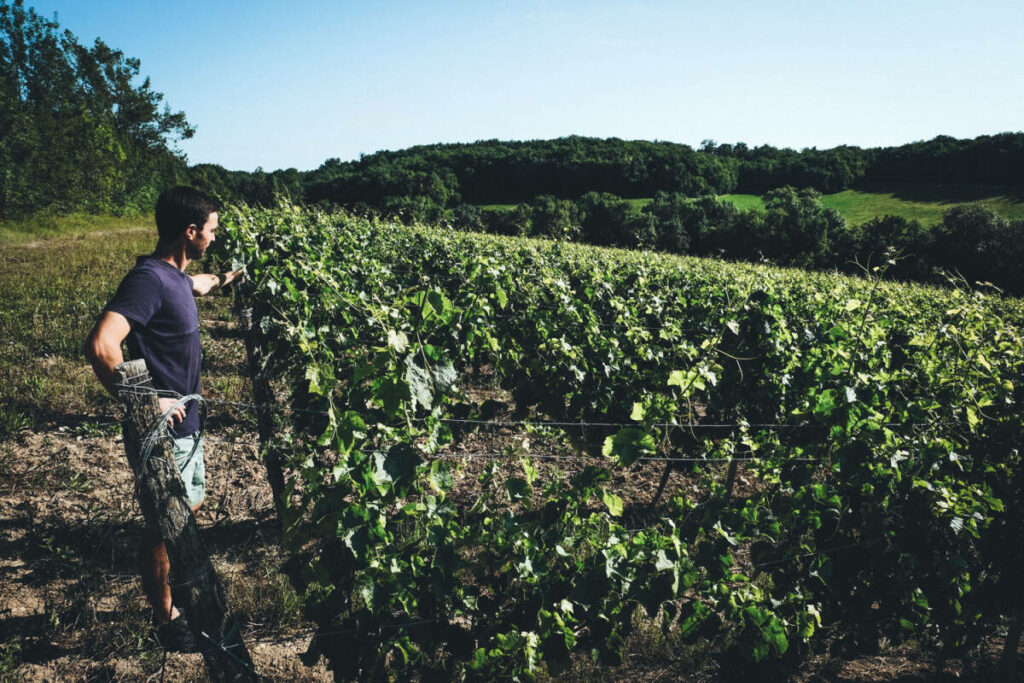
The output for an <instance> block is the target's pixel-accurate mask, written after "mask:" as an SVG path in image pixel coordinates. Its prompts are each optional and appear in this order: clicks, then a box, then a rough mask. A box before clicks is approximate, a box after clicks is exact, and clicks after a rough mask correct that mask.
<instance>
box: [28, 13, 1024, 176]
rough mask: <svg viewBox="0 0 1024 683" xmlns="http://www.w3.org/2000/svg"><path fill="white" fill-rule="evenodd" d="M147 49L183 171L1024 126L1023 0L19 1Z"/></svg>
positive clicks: (82, 29)
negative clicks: (523, 148) (422, 152)
mask: <svg viewBox="0 0 1024 683" xmlns="http://www.w3.org/2000/svg"><path fill="white" fill-rule="evenodd" d="M26 5H29V6H32V7H34V8H35V9H36V10H37V11H38V12H39V13H40V14H42V15H44V16H47V17H52V16H53V14H54V13H55V12H56V13H57V15H58V17H57V18H58V20H59V22H60V23H61V25H62V26H63V27H64V28H67V29H70V30H71V31H72V32H73V33H74V34H75V35H76V36H78V39H79V41H80V42H82V43H86V44H91V43H92V41H93V40H94V39H95V38H97V37H99V38H102V39H103V40H104V41H105V42H106V43H107V44H109V45H111V46H112V47H115V48H118V49H121V50H123V51H124V52H125V54H126V55H128V56H131V57H137V58H139V59H140V60H141V61H142V73H143V74H144V75H148V76H150V77H151V79H152V84H153V87H154V89H155V90H157V91H159V92H162V93H164V95H165V97H166V102H167V103H168V104H169V105H170V106H171V108H172V109H174V110H179V109H182V110H184V111H185V112H186V114H187V116H188V119H189V121H190V122H191V123H192V124H193V125H195V126H196V128H197V133H196V136H195V137H194V138H193V139H191V140H187V141H185V142H183V143H182V144H181V148H182V150H183V151H185V152H186V153H187V155H188V158H189V161H190V162H192V163H200V162H213V163H218V164H221V165H223V166H225V167H227V168H230V169H243V170H252V169H254V168H256V167H257V166H261V167H263V168H264V169H265V170H272V169H275V168H287V167H296V168H299V169H301V170H307V169H312V168H316V167H317V166H319V165H320V164H321V163H322V162H323V161H324V160H325V159H327V158H329V157H338V158H341V159H343V160H348V159H353V158H358V156H359V155H360V154H364V153H366V154H369V153H372V152H375V151H378V150H381V149H401V148H404V147H408V146H411V145H416V144H430V143H436V142H472V141H474V140H482V139H491V138H498V139H516V140H524V139H542V138H554V137H560V136H564V135H571V134H578V135H588V136H597V137H619V138H624V139H647V140H653V139H658V140H670V141H673V142H683V143H687V144H690V145H694V146H697V145H699V144H700V142H701V141H702V140H704V139H707V138H711V139H714V140H717V141H718V142H746V143H748V144H750V145H758V144H765V143H767V144H771V145H775V146H780V147H793V148H797V149H800V148H803V147H819V148H824V147H832V146H835V145H839V144H854V145H860V146H880V145H897V144H902V143H906V142H911V141H914V140H923V139H929V138H932V137H934V136H936V135H940V134H944V135H952V136H955V137H960V138H964V137H974V136H977V135H981V134H989V133H997V132H1002V131H1020V130H1024V39H1022V36H1024V1H1022V0H973V1H972V2H961V1H951V0H885V1H877V0H859V1H857V2H849V1H846V0H773V1H770V2H769V1H764V2H754V1H744V0H731V1H729V2H725V1H722V0H720V1H718V2H715V1H713V0H706V1H699V2H698V1H686V0H676V1H665V2H640V1H636V2H625V1H623V2H601V1H598V0H592V1H590V2H574V1H573V2H569V1H566V2H555V1H553V0H552V1H548V2H545V1H544V0H518V1H505V0H478V1H476V2H446V1H444V0H433V1H431V2H426V1H423V0H420V1H418V2H387V1H384V0H382V1H379V2H374V1H372V0H364V1H362V2H342V1H340V0H336V1H330V0H287V1H285V0H245V1H243V0H203V1H200V0H178V1H177V2H156V1H155V0H26Z"/></svg>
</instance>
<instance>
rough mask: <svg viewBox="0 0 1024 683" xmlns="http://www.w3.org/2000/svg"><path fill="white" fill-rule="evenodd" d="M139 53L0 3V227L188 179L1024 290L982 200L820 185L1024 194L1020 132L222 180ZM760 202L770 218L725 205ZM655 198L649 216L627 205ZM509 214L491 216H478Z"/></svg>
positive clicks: (383, 163) (116, 208)
mask: <svg viewBox="0 0 1024 683" xmlns="http://www.w3.org/2000/svg"><path fill="white" fill-rule="evenodd" d="M140 67H141V65H140V63H139V60H137V59H133V58H130V57H127V56H125V55H124V54H123V53H122V52H120V51H118V50H116V49H113V48H111V47H109V46H108V45H106V44H105V43H104V42H103V41H101V40H97V41H96V42H95V43H94V44H93V45H92V46H91V47H86V46H83V45H81V44H80V43H79V42H78V40H77V39H76V38H75V36H74V35H73V34H72V33H70V32H69V31H62V30H61V28H60V26H59V25H58V24H57V22H56V21H54V20H49V19H46V18H44V17H41V16H40V15H38V14H37V13H36V12H34V11H33V10H32V9H27V8H25V7H24V5H23V2H22V0H14V1H13V2H10V1H9V0H0V171H2V172H0V220H7V219H12V218H23V217H25V216H30V215H33V214H39V213H46V214H61V213H70V212H88V213H114V214H129V215H130V214H137V213H148V212H149V211H150V210H151V207H152V206H153V203H154V201H155V198H156V196H157V194H159V192H160V190H161V189H162V188H164V187H167V186H169V185H172V184H178V183H188V184H192V185H195V186H197V187H199V188H201V189H204V190H206V191H208V192H211V193H213V194H215V195H217V196H218V197H219V198H220V199H222V200H223V201H225V202H245V203H248V204H254V205H270V204H273V203H274V202H276V201H277V199H278V198H280V197H285V198H287V199H289V200H290V201H292V202H293V203H297V204H317V205H322V206H328V207H336V206H340V207H346V208H349V209H352V210H355V211H358V212H373V213H381V214H386V215H393V216H398V217H401V218H402V219H403V220H405V221H407V222H413V221H425V222H430V223H436V224H442V225H445V224H446V225H451V226H452V227H455V228H460V229H473V230H481V231H486V232H497V233H505V234H519V235H534V236H545V237H555V238H561V239H571V240H581V241H586V242H591V243H594V244H604V245H615V246H625V247H640V248H655V249H660V250H665V251H671V252H676V253H688V254H698V255H712V256H720V257H726V258H736V259H754V260H759V259H763V260H769V261H773V262H777V263H783V264H789V265H796V266H802V267H812V268H839V269H847V270H849V269H858V268H860V267H862V266H863V265H865V264H867V263H868V262H869V261H872V260H873V261H874V262H875V263H877V262H878V261H879V259H882V257H883V255H885V258H884V259H882V260H883V261H888V260H892V261H893V263H890V264H887V265H886V267H887V269H888V270H889V272H890V273H892V274H895V275H898V276H900V277H908V278H914V279H925V280H928V279H936V275H935V270H936V268H937V267H938V268H945V269H947V270H949V271H955V272H959V273H961V274H963V275H964V276H965V277H966V278H968V279H972V280H991V281H993V282H995V283H997V284H998V285H999V286H1001V287H1005V288H1008V289H1010V290H1013V291H1016V292H1019V291H1024V276H1022V275H1021V273H1020V272H1019V268H1018V267H1017V264H1018V263H1019V262H1020V261H1021V257H1022V256H1024V253H1022V251H1021V250H1022V246H1021V245H1022V244H1024V239H1022V238H1024V227H1022V223H1021V221H1009V220H1006V219H1004V218H1002V217H1000V216H997V215H995V214H994V213H992V212H991V211H989V210H988V209H986V208H985V207H982V206H978V205H963V206H956V207H953V208H951V209H950V210H949V211H947V212H946V215H945V217H944V219H943V221H942V224H941V225H928V226H922V225H920V224H918V223H916V222H914V221H907V220H905V219H903V218H901V217H897V216H884V217H878V218H876V219H874V220H872V221H870V222H869V223H866V224H864V225H852V226H851V225H846V223H845V221H844V220H843V219H842V217H840V216H839V215H838V214H836V213H835V212H834V211H831V210H828V209H825V208H823V207H822V206H821V202H820V201H819V199H818V198H819V194H818V193H832V192H838V191H841V190H844V189H848V188H853V187H859V186H864V185H865V184H872V183H874V184H882V185H886V184H888V185H890V186H891V185H893V184H899V183H922V182H928V183H962V184H971V185H980V186H985V185H988V186H992V187H999V188H1004V189H1005V188H1015V190H1014V191H1015V192H1017V193H1019V192H1020V189H1021V188H1024V133H1001V134H998V135H985V136H981V137H977V138H974V139H967V140H958V139H955V138H951V137H947V136H940V137H936V138H934V139H932V140H928V141H921V142H913V143H910V144H906V145H902V146H899V147H887V148H869V149H862V148H858V147H852V146H842V147H836V148H833V149H826V150H818V149H815V148H809V149H803V150H800V151H796V150H792V149H779V148H775V147H771V146H769V145H761V146H758V147H749V146H747V145H746V144H743V143H738V144H717V143H715V142H714V141H712V140H706V141H704V143H703V144H702V145H701V146H700V147H699V148H696V149H695V148H693V147H690V146H688V145H684V144H677V143H671V142H662V141H654V142H651V141H643V140H633V141H627V140H620V139H616V138H611V139H596V138H585V137H576V136H573V137H566V138H560V139H557V140H534V141H498V140H487V141H480V142H475V143H459V144H435V145H423V146H417V147H411V148H409V149H405V150H399V151H381V152H377V153H375V154H369V155H365V156H362V157H361V158H360V159H358V160H353V161H341V160H340V159H336V158H333V159H328V160H327V161H325V162H324V163H323V164H321V165H320V167H319V168H316V169H314V170H310V171H299V170H297V169H294V168H290V169H286V170H276V171H273V172H265V171H263V170H262V169H256V170H255V171H251V172H250V171H229V170H227V169H225V168H223V167H221V166H218V165H216V164H197V165H192V166H189V165H188V163H187V159H186V158H185V156H184V154H183V153H182V152H181V151H180V150H179V149H178V148H177V147H176V145H177V143H178V142H179V141H180V140H183V139H187V138H189V137H191V136H192V135H193V133H194V128H193V127H192V125H191V124H189V122H188V121H187V120H186V118H185V114H184V113H183V112H172V111H171V110H170V109H169V108H168V107H167V105H165V104H164V103H163V96H162V95H161V94H160V93H158V92H156V91H154V90H153V88H152V87H151V84H150V82H149V80H148V79H143V80H141V81H140ZM733 192H739V193H753V194H758V195H762V196H763V197H764V201H765V205H766V210H765V211H759V210H752V211H739V210H737V209H735V208H734V207H733V206H732V205H730V204H727V203H723V202H720V201H718V199H717V198H716V196H717V195H721V194H726V193H733ZM640 197H644V198H648V197H654V200H653V201H652V202H651V203H650V204H648V205H647V206H646V207H644V209H643V210H642V211H636V210H635V209H634V208H633V207H632V206H631V205H630V204H628V203H627V202H625V201H624V200H625V199H628V198H640ZM491 204H503V205H513V204H514V205H515V206H514V207H513V208H511V209H509V208H500V209H495V208H487V205H491Z"/></svg>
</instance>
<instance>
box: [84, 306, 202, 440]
mask: <svg viewBox="0 0 1024 683" xmlns="http://www.w3.org/2000/svg"><path fill="white" fill-rule="evenodd" d="M131 329H132V327H131V324H130V323H129V322H128V319H127V318H125V317H124V316H123V315H121V314H120V313H115V312H113V311H106V312H104V313H103V315H102V316H100V319H99V320H98V321H97V322H96V326H95V327H93V328H92V332H91V333H90V334H89V338H88V339H86V340H85V357H86V358H87V359H88V360H89V363H90V364H91V365H92V370H93V372H95V373H96V378H97V379H99V381H100V383H101V384H102V385H103V387H104V388H105V389H106V390H107V391H109V392H110V395H111V396H113V397H114V398H116V399H118V400H120V396H119V395H118V389H117V387H115V386H114V368H116V367H117V366H118V365H120V364H121V363H123V362H124V354H123V353H121V342H123V341H124V339H125V337H127V336H128V333H129V332H130V331H131ZM158 400H159V402H160V410H162V411H165V412H166V411H167V410H168V409H169V408H170V407H171V406H172V405H173V404H174V399H173V398H160V399H158ZM184 419H185V408H184V407H182V406H178V408H177V409H176V410H175V411H174V413H173V414H172V415H171V416H170V417H169V418H168V420H167V422H168V424H170V425H172V426H173V425H174V423H175V422H181V421H182V420H184Z"/></svg>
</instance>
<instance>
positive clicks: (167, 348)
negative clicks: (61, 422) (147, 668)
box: [85, 187, 241, 652]
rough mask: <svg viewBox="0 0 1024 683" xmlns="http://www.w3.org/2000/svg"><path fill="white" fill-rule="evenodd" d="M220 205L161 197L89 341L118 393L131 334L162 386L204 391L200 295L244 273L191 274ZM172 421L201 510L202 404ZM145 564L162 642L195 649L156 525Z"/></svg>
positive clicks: (189, 489)
mask: <svg viewBox="0 0 1024 683" xmlns="http://www.w3.org/2000/svg"><path fill="white" fill-rule="evenodd" d="M219 208H220V207H219V205H218V203H217V201H216V200H215V199H213V198H212V197H210V196H208V195H206V194H203V193H202V192H199V191H198V190H195V189H193V188H191V187H173V188H171V189H169V190H166V191H165V192H164V193H163V194H161V195H160V198H159V199H158V200H157V203H156V227H157V232H158V233H159V240H158V241H157V245H156V249H155V250H154V251H153V253H152V254H151V255H149V256H140V257H139V258H138V261H137V262H136V264H135V267H134V268H133V269H132V270H131V271H130V272H129V273H128V275H126V276H125V278H124V280H122V282H121V285H120V286H119V287H118V289H117V293H116V294H115V295H114V298H113V299H112V300H111V301H110V303H109V304H107V307H106V308H105V309H104V310H103V314H102V315H101V316H100V319H99V321H98V322H97V323H96V326H95V327H94V328H93V330H92V333H91V334H90V335H89V338H88V340H87V341H86V343H85V355H86V357H87V358H88V359H89V362H90V363H91V364H92V367H93V370H94V371H95V373H96V377H97V378H98V379H99V380H100V382H102V383H103V386H104V387H106V389H107V391H109V392H110V393H111V394H113V395H114V396H115V397H116V396H118V390H117V388H116V387H115V386H114V385H113V384H114V367H116V366H117V365H118V364H119V363H121V362H122V361H123V360H124V357H123V355H122V353H121V342H122V341H125V340H126V339H127V341H128V348H129V349H130V351H131V354H132V356H133V357H134V358H142V359H144V360H145V361H146V366H147V367H148V368H149V372H150V375H151V376H152V378H153V384H154V386H155V387H156V388H157V389H158V390H163V391H165V392H173V393H174V394H177V395H180V396H184V395H187V394H198V393H199V389H200V387H199V365H200V349H199V311H198V309H197V307H196V302H195V298H194V297H196V296H202V295H204V294H208V293H209V292H210V291H212V290H213V289H215V288H217V287H223V286H224V285H226V284H228V283H229V282H231V281H232V280H234V279H235V278H236V277H238V275H239V273H240V272H241V271H237V272H229V273H225V274H223V275H219V276H218V275H210V274H202V275H194V276H191V277H190V276H188V275H186V274H185V269H186V268H187V267H188V265H189V264H190V263H191V262H192V261H194V260H196V259H198V258H200V257H201V256H202V255H203V253H204V252H205V251H206V248H207V247H208V246H210V244H212V243H213V241H214V240H215V239H216V236H215V233H216V231H217V211H218V210H219ZM159 402H160V408H161V410H162V411H164V412H167V411H169V410H170V409H171V407H172V406H173V405H174V403H175V402H176V399H174V398H172V397H170V396H162V397H160V398H159ZM168 425H169V431H170V432H171V436H172V437H173V442H172V443H173V451H174V458H175V460H176V461H177V463H178V467H179V469H181V470H182V472H181V476H182V480H183V481H184V482H185V492H186V494H187V496H188V504H189V505H190V506H191V508H192V512H193V513H195V512H197V511H198V510H199V507H200V506H201V505H202V502H203V498H204V497H205V495H206V485H205V474H206V471H205V465H204V462H203V444H202V440H201V439H200V438H199V434H198V431H199V406H198V403H197V402H196V401H191V402H189V403H188V404H186V405H184V406H179V407H177V408H175V409H174V411H173V412H172V413H171V415H170V417H169V418H168ZM139 568H140V573H141V574H142V584H143V588H144V589H145V591H146V597H147V598H148V599H149V602H150V604H151V605H152V606H153V623H154V625H155V626H157V634H158V637H159V639H160V642H161V643H162V644H163V646H164V647H165V648H166V649H167V650H172V651H182V652H194V651H196V644H195V641H194V640H193V638H192V635H191V632H190V631H189V628H188V624H187V623H186V622H185V618H184V616H183V615H181V614H179V612H178V610H177V609H176V608H175V607H174V606H173V605H172V604H171V589H170V586H169V585H168V584H167V576H168V573H169V571H170V564H169V562H168V559H167V550H166V548H165V547H164V543H163V540H162V539H161V538H160V537H159V533H158V532H155V530H147V531H146V532H145V533H144V534H143V539H142V543H141V546H140V548H139Z"/></svg>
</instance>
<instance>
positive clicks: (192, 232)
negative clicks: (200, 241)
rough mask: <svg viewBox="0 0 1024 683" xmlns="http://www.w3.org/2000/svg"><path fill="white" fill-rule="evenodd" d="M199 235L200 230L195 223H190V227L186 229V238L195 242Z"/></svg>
mask: <svg viewBox="0 0 1024 683" xmlns="http://www.w3.org/2000/svg"><path fill="white" fill-rule="evenodd" d="M198 234H199V228H197V227H196V224H195V223H189V224H188V227H187V228H185V237H187V238H188V239H190V240H194V239H195V238H196V235H198Z"/></svg>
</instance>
